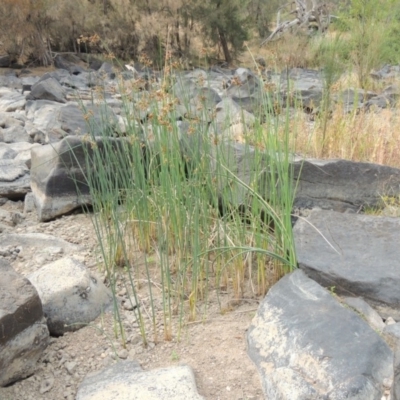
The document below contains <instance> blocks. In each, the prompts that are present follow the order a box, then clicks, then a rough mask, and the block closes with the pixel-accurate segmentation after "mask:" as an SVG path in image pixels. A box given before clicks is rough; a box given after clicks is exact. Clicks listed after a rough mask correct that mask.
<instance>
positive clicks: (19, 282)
mask: <svg viewBox="0 0 400 400" xmlns="http://www.w3.org/2000/svg"><path fill="white" fill-rule="evenodd" d="M0 300H1V301H0V332H1V335H0V386H5V385H8V384H10V383H12V382H15V381H17V380H20V379H23V378H26V377H27V376H29V375H32V374H33V373H34V372H35V369H36V363H37V360H38V359H39V357H40V356H41V355H42V352H43V351H44V350H45V348H46V347H47V345H48V343H49V331H48V329H47V325H46V320H45V319H44V317H43V310H42V303H41V301H40V298H39V296H38V293H37V291H36V289H35V288H34V287H33V286H32V285H31V283H30V282H29V281H28V280H27V279H26V278H23V277H21V276H20V275H19V274H17V273H16V272H15V271H14V269H13V268H12V267H11V266H10V265H9V264H8V263H6V262H5V261H2V260H0Z"/></svg>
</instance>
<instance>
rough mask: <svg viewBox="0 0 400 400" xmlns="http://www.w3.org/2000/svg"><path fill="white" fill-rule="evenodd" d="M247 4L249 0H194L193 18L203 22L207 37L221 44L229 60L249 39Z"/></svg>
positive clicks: (214, 42)
mask: <svg viewBox="0 0 400 400" xmlns="http://www.w3.org/2000/svg"><path fill="white" fill-rule="evenodd" d="M247 6H248V1H247V0H246V1H243V0H205V1H201V2H200V1H196V0H194V1H192V4H191V13H192V15H193V18H194V19H196V20H198V21H199V22H200V23H201V24H202V27H203V28H202V29H203V32H204V35H205V38H207V39H209V40H211V42H212V43H213V44H220V45H221V47H222V50H223V53H224V57H225V60H226V61H227V62H231V61H232V54H231V53H234V54H236V53H238V52H239V51H241V50H243V44H244V41H245V40H247V39H248V36H249V31H248V28H249V26H248V23H249V18H248V16H247V15H248V14H247V12H246V10H247Z"/></svg>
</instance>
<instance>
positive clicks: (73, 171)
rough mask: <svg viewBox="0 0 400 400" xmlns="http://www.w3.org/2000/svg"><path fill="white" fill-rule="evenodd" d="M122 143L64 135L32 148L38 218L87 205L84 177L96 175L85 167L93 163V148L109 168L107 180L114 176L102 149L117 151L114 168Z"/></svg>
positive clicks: (88, 202)
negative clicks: (59, 139)
mask: <svg viewBox="0 0 400 400" xmlns="http://www.w3.org/2000/svg"><path fill="white" fill-rule="evenodd" d="M126 145H127V141H125V140H123V139H112V138H108V139H105V138H104V139H100V138H99V139H96V140H93V141H91V140H87V139H85V138H81V137H74V136H68V137H66V138H65V139H63V140H61V141H60V142H58V143H55V144H51V145H45V146H40V147H35V148H33V149H32V152H31V154H32V159H31V164H32V165H31V171H32V174H31V188H32V193H33V195H34V202H35V205H36V209H37V213H38V217H39V220H40V221H48V220H51V219H54V218H56V217H58V216H61V215H64V214H66V213H69V212H70V211H72V210H75V209H76V208H79V207H81V206H83V205H89V204H91V202H92V198H91V194H90V188H89V185H88V181H87V180H88V176H91V177H92V179H95V176H96V175H95V174H94V172H93V171H92V170H90V171H89V170H88V169H87V168H88V165H92V166H94V163H93V162H91V161H90V159H92V158H93V157H94V155H93V149H94V148H95V149H96V150H95V151H96V157H104V161H103V162H104V165H106V166H108V167H109V171H108V174H109V175H108V179H110V180H111V179H115V171H114V170H113V165H112V163H111V162H110V160H108V159H107V152H104V148H105V147H108V152H109V151H111V150H110V148H111V149H113V151H115V152H118V151H120V152H121V160H120V162H119V165H118V166H116V167H115V168H117V167H118V168H121V165H122V163H123V160H125V158H122V157H124V156H125V155H126V151H125V150H124V148H125V147H124V146H126ZM96 162H100V159H98V158H97V160H96ZM127 162H128V160H127ZM126 168H129V165H127V166H126ZM92 184H94V183H93V182H92Z"/></svg>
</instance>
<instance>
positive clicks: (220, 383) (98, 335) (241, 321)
mask: <svg viewBox="0 0 400 400" xmlns="http://www.w3.org/2000/svg"><path fill="white" fill-rule="evenodd" d="M0 210H2V211H7V212H12V213H13V212H17V213H21V214H23V203H22V202H12V201H8V202H6V203H5V204H3V205H1V207H0ZM10 232H12V233H18V234H22V233H45V234H49V235H54V236H56V237H58V238H61V239H64V240H66V241H68V242H70V243H74V244H78V245H79V246H81V247H82V249H81V250H80V251H79V252H77V253H75V254H73V256H74V257H76V258H78V259H79V260H80V261H82V262H84V264H85V265H86V266H87V267H88V268H90V269H91V271H92V272H94V273H95V274H97V275H98V276H103V273H102V272H101V271H99V267H98V263H97V262H96V259H97V256H96V255H97V254H98V248H97V241H96V235H95V232H94V229H93V226H92V222H91V219H90V216H88V215H85V214H82V213H75V214H73V215H69V216H64V217H62V218H59V219H57V220H54V221H51V222H48V223H39V222H37V217H36V214H35V213H27V214H25V215H24V217H23V218H22V220H21V221H20V223H19V224H18V225H16V226H15V227H14V228H12V229H11V228H10ZM0 250H1V252H0V253H1V256H2V257H4V258H5V259H7V260H8V261H10V262H11V264H12V265H13V267H14V268H15V270H16V271H18V272H19V273H21V274H23V275H26V274H29V273H31V272H34V271H35V270H37V269H38V268H40V267H41V266H42V265H44V264H46V263H48V262H51V261H53V260H56V259H58V258H61V257H63V256H64V255H65V254H63V252H62V251H59V250H57V249H56V248H55V249H53V250H54V251H53V250H51V249H50V251H49V249H43V248H37V247H31V248H24V249H23V251H19V249H18V248H14V249H12V248H3V247H2V246H1V243H0ZM120 277H121V280H120V282H119V286H118V288H119V292H118V294H119V297H120V300H121V301H123V300H124V299H126V296H125V294H126V289H124V288H123V286H122V280H123V272H122V271H121V275H120ZM156 301H158V300H156ZM224 301H225V302H226V301H228V295H226V299H224ZM257 306H258V301H257V299H252V300H251V299H249V300H248V301H244V302H242V303H241V304H240V305H238V306H237V307H235V309H233V310H231V311H229V312H226V313H224V314H221V312H220V310H219V307H218V304H217V302H216V301H211V304H210V306H209V308H208V310H207V319H206V320H204V321H202V320H201V315H200V316H199V318H200V320H199V321H196V322H194V323H191V324H188V325H186V326H185V327H183V330H182V333H181V337H180V340H179V341H178V340H177V337H176V336H175V337H173V339H172V340H171V341H165V340H164V339H163V329H162V325H161V324H159V325H158V328H159V330H160V331H159V340H158V341H157V342H154V341H150V343H149V345H148V347H147V348H145V347H144V346H143V344H142V341H141V337H140V334H139V327H138V325H137V323H136V322H135V318H134V315H133V312H132V310H129V308H131V307H129V306H126V307H122V308H121V309H122V319H123V323H124V326H125V329H126V333H127V344H126V347H125V348H124V347H123V346H122V341H121V339H117V338H115V335H114V333H113V330H114V323H113V316H112V313H107V314H105V315H103V316H101V317H100V318H98V319H97V320H96V321H94V322H93V324H92V325H90V326H87V327H85V328H82V329H80V330H79V331H77V332H74V333H67V334H66V335H64V336H63V337H59V338H52V340H51V344H50V346H49V347H48V349H47V350H46V351H45V353H44V355H43V356H42V357H41V359H40V362H39V365H38V369H37V372H36V373H35V374H34V375H33V376H31V377H30V378H28V379H25V380H23V381H21V382H17V383H15V384H13V385H11V386H9V387H6V388H0V399H1V400H30V399H32V400H33V399H35V400H37V399H44V400H45V399H48V400H62V399H68V400H73V399H74V398H75V394H76V391H77V387H78V385H79V384H80V382H81V381H82V380H83V379H84V377H85V376H86V375H87V374H89V373H91V372H94V371H98V370H100V369H102V368H103V367H105V366H108V365H110V364H112V363H114V362H115V361H116V360H117V359H118V358H120V359H128V360H129V359H130V360H137V361H138V362H139V363H140V365H141V366H142V367H143V369H145V370H149V369H154V368H158V367H168V366H174V365H179V364H188V365H190V366H191V367H192V368H193V370H194V373H195V378H196V383H197V387H198V391H199V393H200V394H201V395H202V396H204V398H205V399H221V400H222V399H229V400H231V399H243V400H244V399H262V398H263V394H262V389H261V384H260V379H259V375H258V373H257V371H256V368H255V366H254V365H253V363H252V362H251V361H250V359H249V357H248V355H247V353H246V342H245V332H246V329H247V328H248V327H249V325H250V322H251V319H252V318H253V316H254V315H255V312H256V309H257ZM175 323H177V321H175ZM152 339H153V337H150V340H152Z"/></svg>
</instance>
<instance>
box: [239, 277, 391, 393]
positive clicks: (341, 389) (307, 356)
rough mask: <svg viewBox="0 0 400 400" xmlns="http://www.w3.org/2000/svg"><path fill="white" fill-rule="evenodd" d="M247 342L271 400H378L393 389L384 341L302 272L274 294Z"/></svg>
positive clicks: (267, 299)
mask: <svg viewBox="0 0 400 400" xmlns="http://www.w3.org/2000/svg"><path fill="white" fill-rule="evenodd" d="M247 340H248V353H249V355H250V358H251V359H252V360H253V361H254V362H255V364H256V365H257V367H258V369H259V372H260V374H261V380H262V385H263V389H264V393H265V398H267V399H274V400H317V399H318V400H320V399H329V400H343V399H352V400H356V399H357V400H376V399H380V398H381V397H382V395H383V393H384V391H385V390H388V389H390V388H391V385H392V383H393V353H392V351H391V350H390V348H389V347H388V346H387V344H386V343H385V342H384V341H383V339H382V338H381V337H380V336H379V335H378V334H377V333H376V332H375V331H374V330H372V329H371V328H370V327H369V326H368V325H367V324H366V323H365V322H364V321H363V319H362V318H360V317H359V316H358V315H357V314H356V313H354V312H353V311H351V310H349V309H347V308H345V307H343V306H341V305H340V303H339V302H338V301H337V300H336V299H335V297H334V296H333V295H332V294H331V293H330V292H329V291H327V290H325V289H324V288H322V287H321V286H320V285H318V284H317V283H316V282H315V281H313V280H312V279H310V278H308V277H307V276H306V275H305V274H304V273H303V272H302V271H301V270H297V271H295V272H293V273H292V274H290V275H286V276H285V277H284V278H282V279H281V280H280V281H279V282H278V283H277V284H276V285H274V286H273V287H272V288H271V289H270V291H269V292H268V294H267V296H266V297H265V299H264V300H263V301H262V303H261V304H260V307H259V309H258V311H257V315H256V317H255V318H254V319H253V322H252V324H251V326H250V328H249V330H248V334H247Z"/></svg>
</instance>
